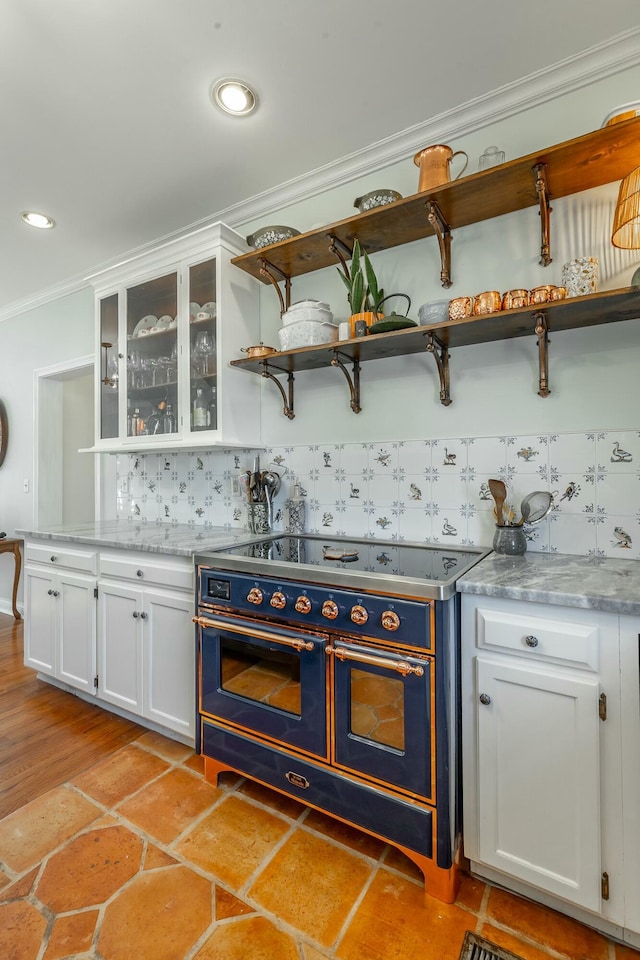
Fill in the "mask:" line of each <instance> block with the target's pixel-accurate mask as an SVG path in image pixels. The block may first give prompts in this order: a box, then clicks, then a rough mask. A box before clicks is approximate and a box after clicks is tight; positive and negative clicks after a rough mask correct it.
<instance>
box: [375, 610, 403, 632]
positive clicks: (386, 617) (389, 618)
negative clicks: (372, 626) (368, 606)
mask: <svg viewBox="0 0 640 960" xmlns="http://www.w3.org/2000/svg"><path fill="white" fill-rule="evenodd" d="M380 622H381V623H382V626H383V627H384V629H385V630H391V631H393V630H397V629H398V627H399V626H400V617H399V616H398V614H397V613H395V612H394V611H393V610H385V612H384V613H383V614H382V617H381V618H380Z"/></svg>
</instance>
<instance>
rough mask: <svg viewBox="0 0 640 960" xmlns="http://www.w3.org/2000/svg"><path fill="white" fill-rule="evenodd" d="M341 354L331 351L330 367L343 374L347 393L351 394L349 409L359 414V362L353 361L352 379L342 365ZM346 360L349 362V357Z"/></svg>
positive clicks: (337, 351)
mask: <svg viewBox="0 0 640 960" xmlns="http://www.w3.org/2000/svg"><path fill="white" fill-rule="evenodd" d="M341 356H344V354H341V353H340V351H339V350H334V351H333V359H332V360H331V366H332V367H338V368H339V369H340V370H342V372H343V373H344V376H345V380H346V381H347V384H348V385H349V393H350V394H351V402H350V407H351V409H352V410H353V412H354V413H360V411H361V410H362V407H361V406H360V362H359V361H358V360H354V361H353V379H351V375H350V373H349V371H348V370H347V368H346V367H345V365H344V363H343V362H342V360H341V359H340V357H341ZM346 359H347V360H350V359H351V357H346Z"/></svg>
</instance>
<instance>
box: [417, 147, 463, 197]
mask: <svg viewBox="0 0 640 960" xmlns="http://www.w3.org/2000/svg"><path fill="white" fill-rule="evenodd" d="M458 156H462V157H464V158H465V163H464V166H463V168H462V170H461V171H460V173H458V174H457V175H456V176H455V177H454V178H453V179H454V180H457V179H458V177H461V176H462V174H463V173H464V172H465V170H466V169H467V164H468V163H469V157H468V156H467V154H466V153H465V152H464V150H456V152H455V153H454V152H453V150H452V149H451V147H448V146H447V145H446V144H444V143H436V144H434V145H433V146H432V147H425V148H424V150H421V151H420V153H416V155H415V157H414V158H413V162H414V163H415V165H416V167H420V177H419V179H418V193H422V191H423V190H432V189H433V188H434V187H439V186H440V185H441V184H443V183H449V181H450V180H451V170H450V166H451V161H452V160H453V158H454V157H458Z"/></svg>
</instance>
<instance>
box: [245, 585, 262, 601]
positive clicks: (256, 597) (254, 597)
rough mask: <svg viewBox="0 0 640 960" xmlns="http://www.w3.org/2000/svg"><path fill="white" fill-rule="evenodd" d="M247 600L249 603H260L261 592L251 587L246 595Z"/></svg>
mask: <svg viewBox="0 0 640 960" xmlns="http://www.w3.org/2000/svg"><path fill="white" fill-rule="evenodd" d="M247 600H248V601H249V603H256V604H258V603H262V590H261V589H260V588H259V587H251V590H249V593H248V594H247Z"/></svg>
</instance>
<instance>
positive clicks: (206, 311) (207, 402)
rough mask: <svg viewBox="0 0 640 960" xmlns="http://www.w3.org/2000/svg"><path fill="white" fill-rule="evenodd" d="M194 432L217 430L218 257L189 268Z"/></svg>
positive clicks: (190, 401) (190, 420) (190, 378)
mask: <svg viewBox="0 0 640 960" xmlns="http://www.w3.org/2000/svg"><path fill="white" fill-rule="evenodd" d="M189 301H190V303H189V348H188V349H189V371H190V372H189V409H190V412H189V424H190V430H191V431H193V432H196V433H197V432H199V431H201V430H216V429H217V427H218V406H217V399H218V397H217V382H218V381H217V369H218V364H217V351H216V335H217V307H216V261H215V258H213V259H211V260H206V261H205V262H204V263H198V264H195V265H194V266H191V267H190V268H189Z"/></svg>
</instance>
